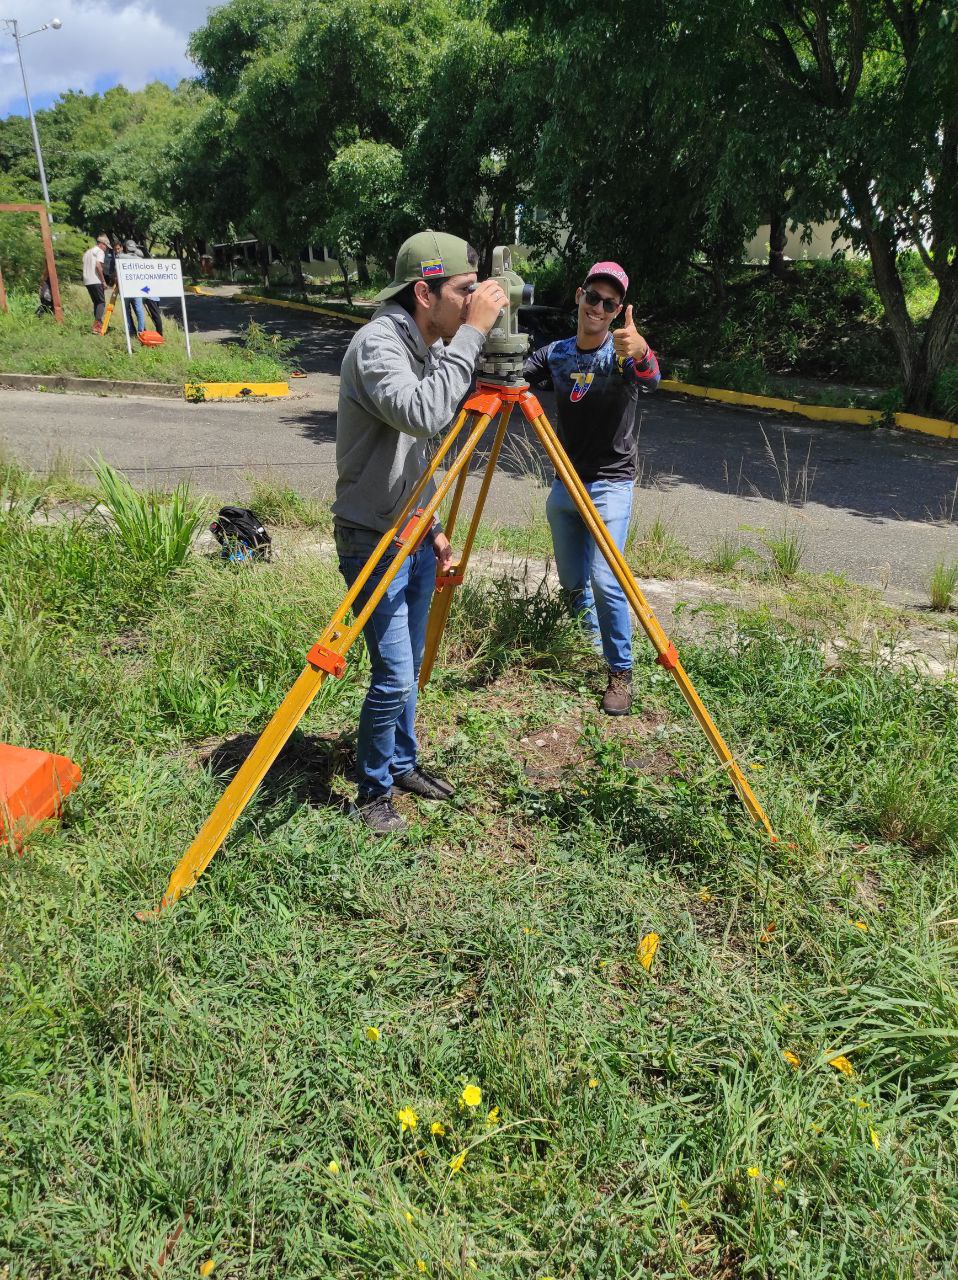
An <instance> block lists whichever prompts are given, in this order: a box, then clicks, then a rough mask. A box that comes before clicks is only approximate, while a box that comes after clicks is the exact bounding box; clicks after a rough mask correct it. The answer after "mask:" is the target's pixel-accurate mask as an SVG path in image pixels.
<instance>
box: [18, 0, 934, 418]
mask: <svg viewBox="0 0 958 1280" xmlns="http://www.w3.org/2000/svg"><path fill="white" fill-rule="evenodd" d="M190 53H191V56H192V57H193V59H194V61H195V63H196V65H197V69H198V77H197V80H196V81H195V82H192V83H184V84H181V85H180V86H178V87H177V88H175V89H170V88H167V87H166V86H164V85H159V84H157V85H149V86H147V88H146V89H144V90H142V91H141V92H140V93H129V92H128V91H127V90H125V89H111V90H109V91H108V92H107V93H105V94H102V95H98V94H94V95H84V94H78V93H66V94H64V95H62V97H61V98H60V99H59V100H58V102H57V103H56V104H55V106H54V107H52V108H51V109H50V110H48V111H42V112H39V113H38V124H39V128H40V133H41V137H42V139H43V142H44V148H45V154H46V155H47V157H48V171H49V177H50V186H51V192H52V194H53V196H54V197H55V199H56V200H57V201H59V202H61V204H60V207H62V208H64V209H65V211H66V214H67V215H68V216H69V218H70V219H71V220H72V221H74V222H75V223H77V224H78V225H80V226H83V227H85V228H87V229H89V230H91V231H93V230H100V229H108V230H111V231H113V232H115V233H118V234H121V235H134V236H136V237H137V238H138V239H141V240H143V241H145V242H146V243H147V244H149V243H151V242H153V241H162V242H165V243H167V244H174V245H179V246H182V247H185V246H186V245H188V243H189V242H190V241H191V240H195V239H196V238H198V237H212V236H216V237H222V238H225V237H226V236H227V235H228V234H230V231H231V229H232V228H237V229H239V228H242V229H245V230H248V231H250V232H251V233H253V234H255V235H256V236H257V237H259V238H260V239H261V240H262V241H264V242H265V241H269V242H270V243H272V244H274V245H275V246H277V247H278V248H279V250H280V251H281V253H282V254H283V256H284V257H285V258H286V260H287V262H288V263H289V264H290V265H291V267H293V269H294V270H298V269H299V267H298V264H299V251H300V249H301V247H302V246H303V245H304V244H307V243H314V242H317V241H320V240H322V241H324V242H327V243H330V242H332V243H335V244H337V245H338V246H339V247H340V251H341V252H343V253H348V254H350V255H351V256H353V257H355V259H356V260H357V261H359V263H360V265H361V268H362V267H363V265H364V263H365V261H366V259H367V258H374V259H377V260H379V261H380V262H383V263H388V261H389V259H390V258H391V256H392V252H393V251H394V248H395V246H396V244H397V243H398V241H399V240H400V239H401V238H402V237H403V235H404V234H405V233H406V231H408V230H409V229H411V228H413V227H415V226H416V225H421V224H423V223H426V224H432V225H437V226H438V225H441V226H442V227H443V228H444V229H446V230H449V231H453V232H456V233H459V234H462V235H464V236H466V237H468V238H469V239H470V240H471V241H472V242H473V243H474V244H475V245H476V247H477V248H478V249H479V251H480V254H481V256H482V259H483V261H484V262H485V263H488V261H489V255H490V253H491V249H492V246H493V245H494V244H496V243H498V242H501V241H506V240H511V239H512V238H513V237H514V236H518V237H519V238H520V240H521V241H522V242H523V243H525V244H527V245H528V246H529V247H530V249H531V250H532V252H533V253H535V254H538V255H539V256H545V255H549V254H551V255H558V257H560V258H561V259H564V260H565V262H566V263H567V264H568V270H569V275H570V278H572V277H573V276H574V273H575V271H577V270H578V269H580V267H581V264H582V262H583V261H584V260H585V259H586V258H588V257H590V256H593V255H595V256H601V257H608V256H613V257H619V258H621V259H622V260H624V261H626V262H628V263H629V264H630V266H631V269H632V270H633V271H634V273H635V274H636V276H637V277H638V278H639V279H641V280H643V281H646V282H658V283H659V284H660V286H664V285H667V282H668V281H669V280H670V278H671V277H672V276H675V275H677V274H680V273H685V272H687V271H688V270H689V269H690V268H691V269H693V270H697V271H700V272H703V273H706V274H707V275H708V277H709V279H710V280H711V281H712V284H713V286H714V292H715V297H716V299H717V301H718V302H719V304H720V303H721V300H722V297H723V290H724V288H725V282H726V280H727V279H728V278H729V275H730V273H731V272H733V271H734V270H735V268H736V267H737V266H738V264H739V263H740V262H741V258H742V249H743V245H744V244H745V242H746V241H747V240H748V239H749V238H750V237H751V236H752V235H753V234H754V232H755V230H756V228H757V227H758V226H759V225H761V224H763V223H769V224H770V225H771V228H772V231H771V250H772V253H771V266H772V269H773V271H776V272H777V273H778V274H779V275H780V276H781V277H782V278H783V287H784V285H785V284H786V283H787V280H788V274H789V273H788V270H787V267H786V264H785V260H784V256H783V252H782V250H783V248H784V244H785V228H786V225H787V224H788V223H789V222H792V223H797V222H809V221H824V220H835V221H836V222H837V224H838V226H839V229H840V231H841V233H842V234H843V235H844V236H845V237H847V238H848V239H850V240H851V242H852V243H853V245H855V246H856V247H857V248H858V249H859V250H860V251H861V252H862V253H864V254H867V256H868V258H869V260H870V262H871V266H872V270H873V273H874V279H875V284H876V287H877V290H878V292H879V294H880V296H881V300H882V303H883V306H884V310H885V315H886V318H887V325H888V333H889V343H890V347H891V349H892V350H893V352H894V355H895V356H896V357H897V359H898V362H899V365H900V367H901V372H902V379H903V382H904V385H905V388H906V397H907V401H908V404H909V405H910V406H911V407H914V408H920V407H922V406H923V405H924V404H925V403H927V400H928V396H929V393H930V388H931V385H932V382H933V380H934V378H935V376H936V373H937V371H938V370H940V368H941V365H942V361H943V359H944V356H945V351H946V348H947V344H948V341H949V339H950V337H951V335H952V333H953V332H954V328H955V324H956V322H958V181H956V179H958V6H956V5H955V4H954V3H953V2H952V0H804V2H803V0H759V2H758V3H756V2H755V0H722V3H721V4H719V3H717V2H716V0H696V3H691V0H676V2H674V3H670V4H664V3H662V2H661V0H649V3H648V4H647V5H646V6H644V7H643V8H642V10H641V12H638V11H636V9H635V7H634V6H633V5H628V4H626V3H624V0H601V2H600V0H577V3H576V4H575V5H570V4H569V3H568V0H523V3H519V2H518V0H452V2H451V3H443V2H441V0H324V2H323V3H320V0H229V2H228V3H226V4H223V5H221V6H220V7H219V8H216V9H214V10H213V11H212V12H211V13H210V14H209V17H208V18H207V21H206V23H205V25H204V26H203V27H202V28H200V29H199V30H198V31H196V32H195V33H194V34H193V36H192V38H191V40H190ZM0 175H2V176H3V177H4V179H5V181H6V183H7V186H8V187H10V186H13V187H16V188H17V189H18V190H20V191H21V192H22V194H23V196H24V197H25V198H29V197H30V196H31V195H32V196H33V197H34V198H36V196H37V195H38V194H39V193H38V191H37V187H36V176H35V171H34V160H33V152H32V145H31V141H30V136H29V130H28V127H27V123H26V121H25V120H23V119H22V118H20V117H13V118H11V119H9V120H6V121H2V122H0ZM909 251H910V252H917V253H918V254H920V255H921V257H922V259H923V261H924V262H925V264H926V266H927V268H928V270H929V271H930V272H931V274H932V275H933V276H934V279H935V281H936V283H937V287H938V298H937V302H936V304H935V307H934V310H933V312H932V314H931V316H930V317H929V318H928V319H927V320H926V321H925V322H924V323H922V324H921V325H918V324H916V322H915V321H914V320H913V319H912V318H911V317H910V316H909V314H908V310H907V307H906V305H905V292H904V288H903V284H902V275H901V263H902V258H901V255H902V254H903V253H905V252H909Z"/></svg>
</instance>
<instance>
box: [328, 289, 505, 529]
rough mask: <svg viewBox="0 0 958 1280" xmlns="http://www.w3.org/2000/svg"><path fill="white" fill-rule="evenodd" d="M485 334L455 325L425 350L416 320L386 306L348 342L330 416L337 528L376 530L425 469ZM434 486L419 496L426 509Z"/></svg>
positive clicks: (465, 388)
mask: <svg viewBox="0 0 958 1280" xmlns="http://www.w3.org/2000/svg"><path fill="white" fill-rule="evenodd" d="M484 341H485V334H483V333H482V332H481V331H480V330H479V329H476V328H474V327H473V326H472V325H469V324H464V325H462V326H461V328H460V329H459V331H458V332H457V334H456V336H455V337H454V338H453V339H452V341H451V342H450V343H449V345H448V346H445V345H443V343H442V342H436V343H435V344H434V345H433V346H431V347H427V346H426V343H425V342H424V340H423V337H422V334H421V333H420V332H419V327H418V326H417V324H416V322H415V320H413V318H412V316H410V315H409V313H408V312H407V311H405V310H404V309H403V308H402V307H401V306H399V304H398V303H395V302H387V303H386V304H385V305H384V306H382V307H380V308H379V310H378V311H377V312H376V314H375V315H374V316H373V318H372V320H370V322H369V324H366V325H363V327H362V328H361V329H360V330H359V331H358V333H357V334H356V335H355V337H354V338H353V340H352V342H351V343H350V344H349V348H348V350H347V352H346V355H345V357H344V358H343V366H342V370H341V372H340V380H339V410H338V414H337V419H336V467H337V471H338V478H337V480H336V500H335V501H334V503H333V517H334V520H335V522H336V524H337V525H340V526H347V527H353V528H359V529H373V530H375V531H376V532H377V533H383V532H385V530H386V529H388V528H389V527H390V525H391V524H392V523H393V521H394V520H395V518H396V516H397V515H398V514H399V512H400V511H401V510H402V508H403V505H404V503H405V502H406V500H407V498H408V496H409V493H410V491H411V489H412V488H413V486H414V485H415V483H416V481H417V480H418V479H419V477H420V476H421V475H422V473H423V471H424V470H425V468H426V463H427V460H428V452H427V442H428V441H429V440H430V439H431V438H432V437H433V436H435V435H438V434H439V433H440V432H441V431H443V430H444V429H445V428H446V427H447V426H448V425H449V424H450V423H451V422H452V420H453V418H454V417H455V414H456V410H457V409H458V407H459V404H460V402H461V401H462V399H463V397H464V396H465V394H466V392H467V391H468V390H469V387H470V384H471V382H472V375H473V371H474V369H475V367H476V361H477V360H478V358H479V352H480V350H481V348H482V344H483V342H484ZM434 489H435V486H428V487H427V488H426V490H425V492H424V493H423V495H422V499H421V501H422V504H423V505H425V504H426V503H427V502H428V501H429V498H430V497H431V496H432V494H433V492H434Z"/></svg>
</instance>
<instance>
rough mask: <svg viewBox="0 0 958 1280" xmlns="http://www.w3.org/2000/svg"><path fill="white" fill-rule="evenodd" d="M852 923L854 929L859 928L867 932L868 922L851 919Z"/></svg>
mask: <svg viewBox="0 0 958 1280" xmlns="http://www.w3.org/2000/svg"><path fill="white" fill-rule="evenodd" d="M852 924H853V925H854V926H855V928H856V929H861V931H862V933H867V932H868V922H867V921H866V920H853V921H852Z"/></svg>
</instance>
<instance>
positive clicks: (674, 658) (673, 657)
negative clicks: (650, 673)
mask: <svg viewBox="0 0 958 1280" xmlns="http://www.w3.org/2000/svg"><path fill="white" fill-rule="evenodd" d="M656 662H657V663H658V664H659V666H660V667H665V669H666V671H674V670H675V668H676V667H677V666H678V665H679V652H678V650H677V649H676V647H675V645H674V644H673V643H672V641H671V640H670V641H669V647H668V648H667V649H665V650H664V651H663V652H662V653H660V654H659V656H658V657H657V658H656Z"/></svg>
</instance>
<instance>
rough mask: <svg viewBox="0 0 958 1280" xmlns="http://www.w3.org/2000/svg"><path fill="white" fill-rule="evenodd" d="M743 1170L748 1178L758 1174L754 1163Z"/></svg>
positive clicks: (755, 1176)
mask: <svg viewBox="0 0 958 1280" xmlns="http://www.w3.org/2000/svg"><path fill="white" fill-rule="evenodd" d="M745 1172H746V1173H747V1174H748V1176H749V1177H750V1178H757V1177H758V1176H759V1173H758V1168H757V1167H756V1166H755V1165H754V1164H753V1165H752V1167H751V1169H746V1170H745Z"/></svg>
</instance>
